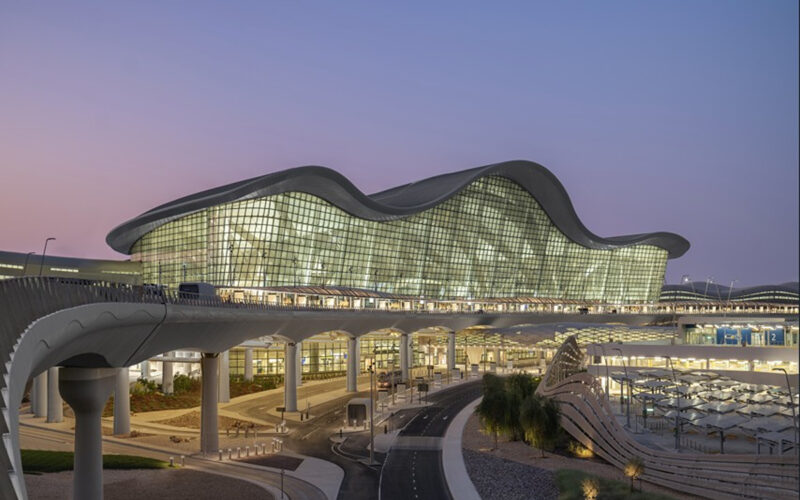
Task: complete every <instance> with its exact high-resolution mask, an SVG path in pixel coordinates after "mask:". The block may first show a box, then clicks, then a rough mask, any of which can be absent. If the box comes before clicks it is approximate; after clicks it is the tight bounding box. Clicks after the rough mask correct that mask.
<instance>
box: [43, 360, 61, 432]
mask: <svg viewBox="0 0 800 500" xmlns="http://www.w3.org/2000/svg"><path fill="white" fill-rule="evenodd" d="M58 370H59V368H58V367H57V366H54V367H52V368H48V369H47V420H46V422H48V423H58V422H61V421H62V420H64V405H63V404H62V402H61V394H60V393H59V392H58Z"/></svg>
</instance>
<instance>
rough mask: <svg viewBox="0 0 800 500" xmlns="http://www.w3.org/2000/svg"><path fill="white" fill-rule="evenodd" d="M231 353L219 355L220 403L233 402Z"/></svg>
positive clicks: (226, 352)
mask: <svg viewBox="0 0 800 500" xmlns="http://www.w3.org/2000/svg"><path fill="white" fill-rule="evenodd" d="M228 352H229V351H225V352H222V353H220V355H219V402H220V403H228V402H230V400H231V376H230V366H231V364H230V355H229V354H228Z"/></svg>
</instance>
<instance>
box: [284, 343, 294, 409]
mask: <svg viewBox="0 0 800 500" xmlns="http://www.w3.org/2000/svg"><path fill="white" fill-rule="evenodd" d="M283 366H284V372H283V407H284V409H285V410H286V411H287V412H290V411H297V375H296V374H295V371H296V370H297V346H296V345H295V343H294V342H287V343H286V353H285V355H284V365H283Z"/></svg>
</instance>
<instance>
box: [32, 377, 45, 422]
mask: <svg viewBox="0 0 800 500" xmlns="http://www.w3.org/2000/svg"><path fill="white" fill-rule="evenodd" d="M33 397H34V403H35V404H34V406H33V416H34V417H46V416H47V370H45V371H43V372H42V373H40V374H39V375H37V376H36V378H34V379H33Z"/></svg>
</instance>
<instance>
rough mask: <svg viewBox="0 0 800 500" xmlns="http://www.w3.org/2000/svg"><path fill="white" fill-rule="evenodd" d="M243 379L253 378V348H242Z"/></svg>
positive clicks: (250, 379)
mask: <svg viewBox="0 0 800 500" xmlns="http://www.w3.org/2000/svg"><path fill="white" fill-rule="evenodd" d="M244 379H245V380H247V381H248V382H250V381H252V380H253V348H252V347H248V348H246V349H245V350H244Z"/></svg>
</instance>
